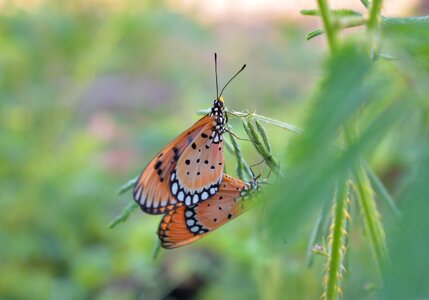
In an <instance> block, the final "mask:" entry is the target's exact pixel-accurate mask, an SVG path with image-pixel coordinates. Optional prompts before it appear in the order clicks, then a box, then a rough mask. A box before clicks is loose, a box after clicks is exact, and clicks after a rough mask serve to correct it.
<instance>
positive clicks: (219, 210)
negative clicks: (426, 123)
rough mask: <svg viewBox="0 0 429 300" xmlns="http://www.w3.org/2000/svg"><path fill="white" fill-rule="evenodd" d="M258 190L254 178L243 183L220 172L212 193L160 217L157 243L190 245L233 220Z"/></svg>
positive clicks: (174, 245)
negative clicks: (208, 196)
mask: <svg viewBox="0 0 429 300" xmlns="http://www.w3.org/2000/svg"><path fill="white" fill-rule="evenodd" d="M257 190H259V186H258V183H257V181H256V180H253V181H251V182H249V183H245V182H243V181H241V180H240V179H237V178H233V177H231V176H228V175H226V174H224V175H223V180H222V183H221V185H220V187H219V191H218V192H217V194H216V196H215V197H213V198H211V199H210V200H207V201H204V202H200V203H198V204H196V205H194V206H188V207H186V206H182V207H179V208H177V209H175V210H172V211H170V212H168V213H167V214H166V215H165V216H164V217H163V218H162V220H161V223H160V224H159V229H158V237H159V239H160V240H161V246H162V247H163V248H166V249H172V248H177V247H181V246H184V245H187V244H190V243H192V242H194V241H197V240H199V239H200V238H202V237H204V236H206V235H207V234H208V233H209V232H211V231H213V230H215V229H217V228H219V227H220V226H222V225H223V224H225V223H227V222H228V221H230V220H232V219H234V218H235V217H237V216H238V215H240V214H241V213H243V212H244V211H245V209H246V205H245V201H244V200H246V199H247V198H248V197H249V196H251V195H252V194H254V192H255V191H257Z"/></svg>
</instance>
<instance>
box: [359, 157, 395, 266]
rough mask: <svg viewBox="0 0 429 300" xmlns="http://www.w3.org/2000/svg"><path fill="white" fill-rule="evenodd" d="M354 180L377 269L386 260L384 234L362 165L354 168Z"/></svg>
mask: <svg viewBox="0 0 429 300" xmlns="http://www.w3.org/2000/svg"><path fill="white" fill-rule="evenodd" d="M354 177H355V182H354V184H353V188H354V190H355V193H356V199H357V200H358V207H359V211H360V215H361V219H362V221H363V225H364V231H365V234H366V237H367V239H368V242H369V244H370V245H371V249H372V251H373V254H374V259H375V263H376V264H377V266H378V270H379V271H381V268H382V266H383V265H384V264H385V263H386V262H387V258H388V255H387V247H386V236H385V233H384V228H383V224H382V223H381V217H380V213H379V212H378V209H377V205H376V202H375V195H374V192H373V190H372V187H371V183H370V181H369V178H368V176H367V174H366V172H365V169H364V168H363V167H362V166H360V165H359V166H357V167H356V168H355V169H354Z"/></svg>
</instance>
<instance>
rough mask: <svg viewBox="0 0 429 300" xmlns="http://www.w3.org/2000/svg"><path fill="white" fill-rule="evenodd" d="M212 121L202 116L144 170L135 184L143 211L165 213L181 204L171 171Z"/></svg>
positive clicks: (135, 192) (136, 198)
mask: <svg viewBox="0 0 429 300" xmlns="http://www.w3.org/2000/svg"><path fill="white" fill-rule="evenodd" d="M212 122H213V118H212V117H210V116H208V115H206V116H204V117H203V118H201V119H200V120H199V121H197V122H196V123H195V124H194V125H193V126H192V127H191V128H189V129H188V130H186V131H185V132H183V133H182V134H181V135H179V136H178V137H177V138H175V139H174V140H173V141H172V142H170V143H169V144H168V145H167V146H166V147H164V149H162V150H161V151H160V152H159V153H158V154H157V155H156V156H155V158H154V159H153V160H152V161H151V162H150V163H149V164H148V165H147V167H146V168H145V169H144V170H143V172H142V173H141V174H140V177H139V179H138V180H137V182H136V184H135V186H134V192H133V195H134V200H135V201H136V202H137V203H138V204H139V206H140V207H141V209H142V210H143V211H144V212H146V213H149V214H162V213H165V212H166V211H169V210H172V209H174V208H177V207H180V206H181V205H182V203H181V201H178V200H177V199H176V197H175V196H173V195H172V194H171V182H170V181H171V175H172V172H173V170H175V168H176V165H177V163H178V160H179V158H180V156H181V155H182V153H183V152H184V151H185V149H186V148H187V147H188V146H189V145H190V144H191V143H192V142H193V140H194V139H195V138H196V137H198V136H200V135H201V132H204V131H206V130H207V128H209V127H210V128H211V124H212Z"/></svg>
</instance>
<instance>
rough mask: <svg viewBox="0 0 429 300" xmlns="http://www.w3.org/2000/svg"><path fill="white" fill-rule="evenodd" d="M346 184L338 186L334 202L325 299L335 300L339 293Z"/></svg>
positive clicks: (345, 213) (345, 212)
mask: <svg viewBox="0 0 429 300" xmlns="http://www.w3.org/2000/svg"><path fill="white" fill-rule="evenodd" d="M346 202H347V182H346V181H343V182H341V184H339V185H338V191H337V195H336V200H335V215H334V222H333V229H332V244H331V249H330V253H329V260H328V276H327V282H326V290H325V298H326V299H327V300H335V299H336V298H337V294H338V292H339V286H340V285H339V282H340V279H341V272H342V260H343V256H344V252H343V250H344V249H343V242H344V236H345V230H344V225H345V221H346V217H347V211H346Z"/></svg>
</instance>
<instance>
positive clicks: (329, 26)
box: [317, 0, 337, 52]
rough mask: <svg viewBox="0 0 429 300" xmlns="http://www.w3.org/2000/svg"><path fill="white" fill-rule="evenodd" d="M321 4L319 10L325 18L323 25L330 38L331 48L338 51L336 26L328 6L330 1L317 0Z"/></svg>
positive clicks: (323, 18)
mask: <svg viewBox="0 0 429 300" xmlns="http://www.w3.org/2000/svg"><path fill="white" fill-rule="evenodd" d="M317 2H318V4H319V11H320V14H321V16H322V20H323V27H324V29H325V32H326V36H327V39H328V44H329V48H330V49H331V51H332V52H336V50H337V41H336V39H337V37H336V35H337V34H336V28H335V26H334V24H333V22H332V20H331V12H330V10H329V7H328V3H327V1H326V0H317Z"/></svg>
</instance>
